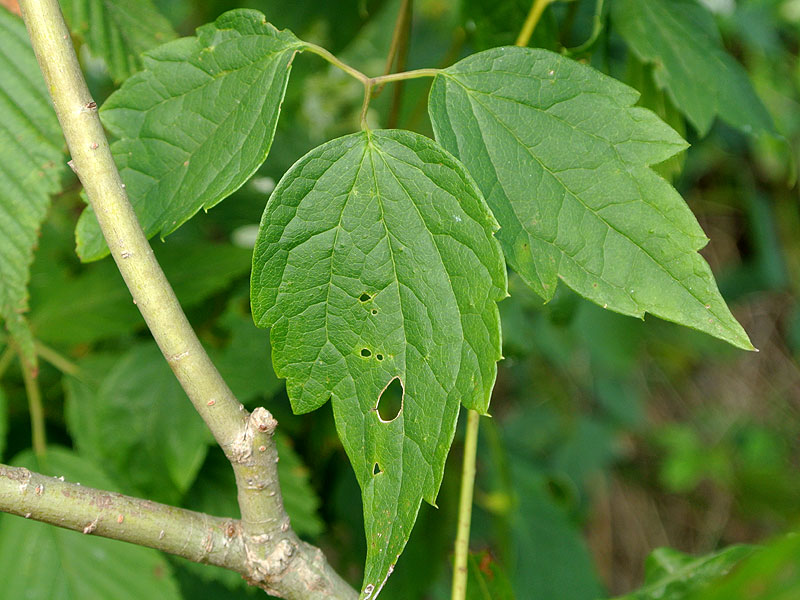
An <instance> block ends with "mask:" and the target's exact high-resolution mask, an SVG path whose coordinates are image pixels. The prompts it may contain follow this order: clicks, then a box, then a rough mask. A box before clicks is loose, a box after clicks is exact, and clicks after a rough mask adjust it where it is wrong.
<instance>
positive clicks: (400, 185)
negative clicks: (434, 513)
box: [251, 130, 506, 597]
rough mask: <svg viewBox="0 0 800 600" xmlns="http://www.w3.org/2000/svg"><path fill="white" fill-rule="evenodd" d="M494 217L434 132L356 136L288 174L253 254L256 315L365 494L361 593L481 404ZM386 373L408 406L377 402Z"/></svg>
mask: <svg viewBox="0 0 800 600" xmlns="http://www.w3.org/2000/svg"><path fill="white" fill-rule="evenodd" d="M495 228H496V223H495V221H494V219H493V218H492V217H491V213H490V212H489V211H488V208H487V207H486V205H485V203H484V201H483V199H482V197H481V195H480V191H479V190H478V189H477V187H476V186H475V184H474V183H473V181H472V179H471V178H470V177H469V175H468V174H467V173H466V172H465V171H464V170H463V167H462V166H461V165H460V163H458V162H457V161H456V160H454V158H453V157H452V156H450V155H449V154H448V153H447V152H445V151H444V150H442V149H441V148H440V147H439V146H437V145H436V144H435V143H434V142H433V141H431V140H430V139H428V138H425V137H423V136H420V135H418V134H414V133H411V132H407V131H397V130H395V131H373V132H361V133H358V134H353V135H350V136H346V137H343V138H339V139H336V140H333V141H331V142H329V143H327V144H324V145H322V146H320V147H319V148H317V149H315V150H312V151H311V152H310V153H309V154H307V155H306V156H305V157H303V158H302V159H300V160H299V161H298V162H297V163H296V164H295V165H294V166H293V167H292V169H291V170H290V171H289V172H288V173H287V174H286V175H285V176H284V177H283V179H282V180H281V182H280V183H279V184H278V186H277V187H276V189H275V191H274V192H273V194H272V196H271V198H270V200H269V202H268V204H267V208H266V210H265V212H264V216H263V219H262V222H261V227H260V231H259V236H258V240H257V243H256V247H255V252H254V257H253V274H252V290H251V300H252V305H253V315H254V319H255V320H256V323H257V324H258V325H259V326H262V327H268V326H271V327H272V330H271V342H272V348H273V363H274V366H275V372H276V373H277V374H278V375H279V376H280V377H285V378H286V379H287V390H288V394H289V398H290V400H291V402H292V407H293V409H294V411H295V412H297V413H304V412H308V411H311V410H314V409H316V408H319V407H320V406H322V405H323V404H324V403H325V402H326V401H327V400H328V398H331V401H332V405H333V413H334V417H335V420H336V426H337V429H338V432H339V437H340V438H341V440H342V443H343V444H344V447H345V450H346V451H347V453H348V456H349V457H350V460H351V462H352V464H353V468H354V470H355V473H356V477H357V479H358V482H359V484H360V485H361V489H362V498H363V502H364V520H365V527H366V535H367V566H366V573H365V578H364V592H363V593H364V595H365V597H370V596H371V597H374V596H372V594H374V595H377V591H378V590H380V588H381V587H382V586H383V584H384V583H385V580H386V578H387V577H388V575H389V574H390V573H391V570H392V568H393V565H394V563H395V562H396V560H397V557H398V556H399V555H400V553H401V551H402V549H403V547H404V546H405V543H406V541H407V540H408V536H409V534H410V532H411V528H412V526H413V524H414V521H415V519H416V515H417V511H418V510H419V506H420V502H421V500H422V499H423V498H424V499H425V500H426V501H428V502H430V503H433V502H434V500H435V498H436V493H437V491H438V489H439V485H440V483H441V479H442V474H443V469H444V461H445V458H446V455H447V452H448V450H449V448H450V444H451V442H452V439H453V434H454V430H455V424H456V420H457V417H458V408H459V404H460V403H463V404H464V405H465V406H467V407H469V408H473V409H475V410H478V411H479V412H481V413H485V412H486V410H487V408H488V402H489V396H490V393H491V389H492V386H493V384H494V379H495V375H496V361H497V360H498V359H499V358H500V324H499V317H498V311H497V305H496V302H497V301H498V300H500V299H501V298H503V297H504V296H505V294H506V273H505V267H504V264H503V260H502V254H501V251H500V248H499V245H498V244H497V242H496V240H495V239H494V237H493V235H492V233H493V231H494V230H495ZM395 379H399V380H400V382H401V384H402V386H403V389H404V391H403V399H402V407H401V409H400V412H399V413H398V415H397V417H396V418H394V419H393V420H392V421H390V422H386V421H382V420H381V417H380V415H379V413H378V410H377V406H378V404H379V399H380V397H381V394H382V392H383V390H384V389H385V388H386V387H387V386H388V385H389V384H390V383H391V382H392V381H393V380H395Z"/></svg>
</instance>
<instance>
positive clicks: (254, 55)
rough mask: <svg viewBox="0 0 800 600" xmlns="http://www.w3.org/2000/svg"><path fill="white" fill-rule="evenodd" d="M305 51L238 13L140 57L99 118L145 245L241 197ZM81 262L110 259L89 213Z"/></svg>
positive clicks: (82, 227)
mask: <svg viewBox="0 0 800 600" xmlns="http://www.w3.org/2000/svg"><path fill="white" fill-rule="evenodd" d="M303 47H304V44H303V42H301V41H300V40H298V39H297V38H296V37H295V36H294V35H293V34H292V33H291V32H289V31H278V30H277V29H275V28H274V27H273V26H272V25H270V24H268V23H267V22H266V20H265V18H264V15H263V14H261V13H260V12H258V11H254V10H244V9H241V10H234V11H231V12H228V13H225V14H224V15H222V16H221V17H219V18H218V19H217V20H216V21H215V22H214V23H212V24H209V25H204V26H203V27H200V28H199V29H198V30H197V37H186V38H181V39H179V40H175V41H173V42H170V43H168V44H164V45H163V46H160V47H158V48H156V49H154V50H152V51H150V52H148V53H146V54H144V56H143V60H144V70H143V71H141V72H139V73H137V74H135V75H134V76H133V77H131V78H130V79H128V80H127V81H125V83H124V84H123V85H122V87H121V88H120V89H119V90H117V91H116V92H115V93H113V94H112V95H111V96H110V97H109V98H108V100H107V101H106V102H105V104H103V107H102V108H101V110H100V116H101V117H102V120H103V124H104V125H105V126H106V127H107V128H108V129H109V130H110V131H111V132H112V133H113V134H114V135H115V136H117V137H119V138H120V139H119V140H118V141H116V142H114V144H113V145H112V152H113V153H114V158H115V160H116V162H117V166H118V167H119V169H120V174H121V176H122V180H123V181H124V182H125V185H126V188H127V191H128V195H129V196H130V199H131V202H132V203H133V206H134V208H135V209H136V215H137V216H138V218H139V222H140V223H141V224H142V228H143V229H144V231H145V233H146V234H147V236H148V237H151V236H153V235H155V234H157V233H160V234H161V236H162V237H163V236H166V235H167V234H169V233H171V232H172V231H174V230H175V229H177V228H178V227H180V226H181V225H182V224H183V223H184V222H186V221H187V220H188V219H190V218H191V217H192V216H193V215H194V214H195V213H197V211H199V210H200V209H201V208H202V209H206V210H207V209H209V208H211V207H212V206H214V205H215V204H217V203H218V202H220V201H221V200H222V199H224V198H225V197H227V196H228V195H230V194H231V193H233V192H234V191H236V190H237V189H238V188H239V187H241V185H242V184H243V183H244V182H245V181H247V179H249V178H250V176H251V175H252V174H253V173H255V171H256V169H258V167H259V166H260V165H261V163H263V162H264V159H265V158H266V157H267V153H268V152H269V149H270V146H271V145H272V138H273V136H274V134H275V126H276V124H277V122H278V114H279V112H280V105H281V102H282V101H283V96H284V93H285V92H286V84H287V82H288V81H289V71H290V68H291V63H292V59H293V58H294V55H295V53H296V52H298V51H299V50H301V49H302V48H303ZM76 236H77V242H78V255H79V256H80V257H81V258H82V259H83V260H94V259H97V258H101V257H103V256H105V255H106V254H108V248H107V246H106V244H105V240H104V239H103V236H102V234H101V232H100V228H99V225H98V224H97V219H96V217H95V216H94V213H93V212H92V211H91V209H87V210H86V211H84V213H83V214H82V215H81V218H80V220H79V221H78V227H77V230H76Z"/></svg>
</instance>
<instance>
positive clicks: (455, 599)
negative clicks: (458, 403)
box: [451, 410, 480, 600]
mask: <svg viewBox="0 0 800 600" xmlns="http://www.w3.org/2000/svg"><path fill="white" fill-rule="evenodd" d="M479 419H480V415H479V414H478V413H477V412H476V411H474V410H468V411H467V434H466V437H465V439H464V467H463V470H462V471H461V493H460V495H459V499H458V532H457V534H456V546H455V564H454V568H453V590H452V596H451V598H452V600H464V599H465V598H466V597H467V558H468V556H469V530H470V524H471V522H472V496H473V492H474V489H475V457H476V455H477V453H478V420H479Z"/></svg>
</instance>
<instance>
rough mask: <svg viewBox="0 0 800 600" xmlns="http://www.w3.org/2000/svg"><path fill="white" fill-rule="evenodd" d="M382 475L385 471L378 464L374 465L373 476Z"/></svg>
mask: <svg viewBox="0 0 800 600" xmlns="http://www.w3.org/2000/svg"><path fill="white" fill-rule="evenodd" d="M381 473H383V469H381V466H380V465H379V464H378V463H375V464H374V465H372V474H373V475H380V474H381Z"/></svg>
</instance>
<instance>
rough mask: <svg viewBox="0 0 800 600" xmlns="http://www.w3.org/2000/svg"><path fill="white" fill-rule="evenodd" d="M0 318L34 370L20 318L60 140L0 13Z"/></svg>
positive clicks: (20, 32)
mask: <svg viewBox="0 0 800 600" xmlns="http://www.w3.org/2000/svg"><path fill="white" fill-rule="evenodd" d="M0 73H2V77H0V319H2V320H3V321H5V325H6V328H7V329H8V331H9V332H10V333H11V335H12V336H13V337H14V339H15V340H16V343H17V345H18V346H19V347H20V350H21V352H22V355H23V356H24V358H25V360H26V362H28V363H29V364H35V362H36V354H35V352H34V349H33V337H32V335H31V333H30V330H29V328H28V325H27V323H26V321H25V318H24V316H23V315H24V313H25V312H26V311H27V310H28V281H29V279H30V266H31V263H32V262H33V251H34V249H35V248H36V244H37V240H38V235H39V226H40V225H41V223H42V221H43V220H44V217H45V214H46V213H47V209H48V207H49V205H50V194H53V193H55V192H56V191H58V189H59V182H60V178H61V173H62V171H63V166H64V156H63V153H62V151H61V147H62V144H63V137H62V136H61V129H60V128H59V126H58V121H57V120H56V115H55V112H53V106H52V104H51V102H50V97H49V96H48V95H47V88H46V87H45V85H44V80H43V79H42V75H41V73H40V72H39V65H38V64H37V63H36V58H35V57H34V55H33V50H32V49H31V45H30V40H29V39H28V33H27V32H26V31H25V25H23V24H22V20H21V19H20V18H19V17H17V16H15V15H12V14H11V13H10V12H8V11H7V10H6V9H5V8H2V7H0Z"/></svg>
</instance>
